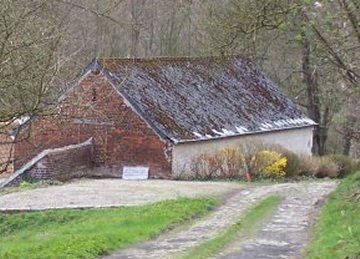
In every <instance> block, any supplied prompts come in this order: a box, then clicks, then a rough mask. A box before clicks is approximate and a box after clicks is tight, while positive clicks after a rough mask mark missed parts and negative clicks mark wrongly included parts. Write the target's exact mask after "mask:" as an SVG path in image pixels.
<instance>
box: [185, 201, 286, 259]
mask: <svg viewBox="0 0 360 259" xmlns="http://www.w3.org/2000/svg"><path fill="white" fill-rule="evenodd" d="M279 202H280V197H278V196H270V197H268V198H266V199H264V200H263V201H261V202H260V203H259V204H257V205H255V206H254V207H252V208H250V209H249V211H248V212H247V213H246V215H245V217H243V218H242V219H241V220H240V221H239V222H238V223H236V224H234V225H232V226H231V227H230V228H228V229H227V230H226V231H225V232H223V233H221V234H220V235H219V236H217V237H215V238H214V239H211V240H209V241H205V242H203V243H202V244H200V245H199V246H197V247H195V248H194V249H192V250H190V251H189V252H188V253H187V254H185V256H184V257H183V258H184V259H200V258H210V257H212V256H214V255H215V254H217V253H218V252H220V251H221V250H223V249H224V248H225V247H226V246H227V245H228V244H230V243H231V242H232V241H234V240H235V239H236V238H237V237H238V236H239V235H246V236H249V235H253V234H254V233H255V232H256V231H257V229H258V228H259V227H260V225H261V223H262V222H263V221H264V219H265V218H266V217H267V216H269V215H271V214H272V213H273V211H274V210H275V208H276V207H277V205H278V204H279Z"/></svg>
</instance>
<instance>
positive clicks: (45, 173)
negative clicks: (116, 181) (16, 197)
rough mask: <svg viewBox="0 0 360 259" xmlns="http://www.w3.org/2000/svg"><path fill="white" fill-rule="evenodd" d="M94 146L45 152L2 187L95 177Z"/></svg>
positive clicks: (77, 146) (86, 144) (88, 144)
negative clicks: (21, 183)
mask: <svg viewBox="0 0 360 259" xmlns="http://www.w3.org/2000/svg"><path fill="white" fill-rule="evenodd" d="M92 153H93V144H92V142H90V141H87V142H85V143H82V144H79V145H75V146H67V147H63V148H58V149H48V150H44V151H43V152H41V153H40V154H38V155H37V156H36V157H34V158H33V159H32V160H31V161H29V162H28V163H27V164H25V165H24V168H21V170H19V171H17V172H15V173H14V175H12V176H11V177H10V178H9V179H8V180H7V181H6V182H5V183H4V186H2V187H5V186H6V187H9V186H16V185H18V184H19V183H20V182H21V181H29V182H37V181H44V180H59V181H67V180H70V179H74V178H80V177H93V176H94V172H93V170H92V169H93V162H92Z"/></svg>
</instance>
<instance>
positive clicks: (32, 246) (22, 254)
mask: <svg viewBox="0 0 360 259" xmlns="http://www.w3.org/2000/svg"><path fill="white" fill-rule="evenodd" d="M216 203H217V202H216V201H215V200H214V199H179V200H176V201H165V202H160V203H156V204H153V205H148V206H141V207H126V208H113V209H90V210H52V211H45V212H28V213H21V214H0V233H1V235H0V258H28V259H31V258H62V259H66V258H96V257H98V256H99V255H103V254H106V253H107V252H109V251H112V250H116V249H121V248H124V247H126V246H128V245H131V244H134V243H136V242H140V241H143V240H146V239H149V238H151V237H153V236H155V235H157V234H159V233H161V232H162V231H164V230H166V229H169V228H171V227H173V226H174V225H175V224H178V223H180V222H184V221H186V220H190V219H192V218H194V217H197V216H201V215H204V214H206V212H208V211H209V210H210V209H211V208H213V207H214V206H216Z"/></svg>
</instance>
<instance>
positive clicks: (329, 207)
mask: <svg viewBox="0 0 360 259" xmlns="http://www.w3.org/2000/svg"><path fill="white" fill-rule="evenodd" d="M307 258H309V259H315V258H318V259H320V258H321V259H322V258H330V259H338V258H339V259H345V258H347V259H355V258H356V259H358V258H360V172H357V173H355V174H353V175H350V176H348V177H347V178H345V179H344V180H343V181H342V182H341V184H340V185H339V186H338V187H337V189H336V190H335V192H333V193H332V194H331V195H330V196H329V198H328V199H327V201H326V203H325V205H324V207H323V209H322V212H321V215H320V218H319V221H318V223H317V224H316V227H315V229H314V237H313V242H312V243H311V245H310V247H309V248H308V250H307Z"/></svg>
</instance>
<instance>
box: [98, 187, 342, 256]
mask: <svg viewBox="0 0 360 259" xmlns="http://www.w3.org/2000/svg"><path fill="white" fill-rule="evenodd" d="M335 185H336V184H335V182H317V183H288V184H276V185H271V186H261V187H254V188H253V189H251V190H240V191H237V192H236V193H234V194H233V196H231V197H230V198H229V199H228V200H227V201H226V202H225V203H224V204H223V205H222V206H220V207H219V208H218V209H217V210H216V211H215V212H213V213H212V214H211V215H209V216H208V217H206V218H205V219H203V220H201V221H198V222H196V223H194V224H192V225H191V226H188V227H185V228H183V229H180V230H173V231H170V232H169V233H166V234H163V235H161V236H159V237H158V238H156V239H154V240H151V241H148V242H145V243H143V244H140V245H137V246H135V247H131V248H129V249H126V250H123V251H119V252H117V253H114V254H112V255H109V256H106V257H104V258H105V259H115V258H116V259H124V258H132V259H135V258H139V259H140V258H141V259H150V258H164V259H170V258H178V257H179V256H180V255H181V254H183V253H184V252H186V251H187V250H188V249H190V248H192V247H194V246H196V245H199V244H200V243H201V242H203V241H205V240H209V239H211V238H213V237H215V236H216V234H218V233H219V232H220V231H222V230H224V229H226V228H227V227H229V226H231V225H232V224H234V223H236V222H237V221H238V220H239V218H240V216H241V215H242V214H243V213H244V211H245V210H246V209H247V208H249V207H250V206H251V205H253V204H254V203H256V202H258V201H260V200H262V199H263V198H265V197H266V196H268V195H270V194H275V193H277V194H280V195H281V196H283V197H284V198H285V202H283V203H282V205H281V206H280V207H279V209H278V211H279V213H280V214H279V215H278V216H277V214H276V215H275V216H274V219H273V221H272V222H270V223H269V224H270V225H269V224H268V225H266V226H267V227H270V226H273V228H270V232H268V234H269V235H272V234H273V232H276V231H277V230H276V228H275V226H277V225H276V224H277V223H278V224H280V225H281V224H282V221H285V222H287V223H288V224H286V226H284V228H282V232H281V235H282V236H281V235H280V236H279V237H278V238H279V239H282V240H286V241H287V242H289V241H288V240H289V239H290V238H291V237H292V235H293V234H296V235H297V234H300V235H301V238H299V240H298V241H299V242H300V243H301V244H300V246H301V247H302V245H303V244H304V243H305V239H306V237H307V233H308V229H307V227H308V222H309V221H310V219H309V215H308V212H310V209H311V208H313V205H314V202H316V201H317V200H320V199H322V198H323V197H324V196H325V195H327V194H328V193H329V192H331V191H332V190H333V189H334V188H335ZM292 204H296V206H293V205H292ZM302 204H303V205H302ZM298 209H299V212H297V210H298ZM286 213H289V214H288V215H285V214H286ZM297 213H299V215H298V216H295V215H296V214H297ZM292 218H293V219H294V221H291V220H290V219H292ZM277 220H279V222H277ZM271 224H273V225H271ZM286 227H288V228H289V233H286V231H285V228H286ZM298 228H299V231H297V232H295V230H297V229H298ZM263 230H264V231H266V227H265V228H264V229H263ZM293 230H294V232H293ZM271 231H273V232H271ZM274 240H275V237H274ZM270 241H272V240H270ZM258 244H260V245H261V236H260V238H259V240H257V239H256V240H255V242H253V245H254V246H257V245H258ZM279 244H282V243H281V242H279ZM246 245H247V246H248V247H249V254H245V255H246V256H248V255H251V256H250V257H246V256H245V257H231V258H247V259H248V258H262V257H258V256H257V255H256V256H255V255H254V254H252V251H254V250H252V248H251V247H252V243H248V244H246ZM264 245H265V246H266V245H268V244H266V243H265V244H264ZM265 246H264V252H265V253H266V252H267V251H265ZM284 246H285V245H284ZM300 246H299V247H296V248H295V250H296V251H300V250H299V249H300ZM259 251H260V250H259ZM283 252H284V253H285V254H286V251H285V250H284V251H283ZM289 255H290V254H289ZM222 256H223V257H225V256H239V254H231V253H230V254H223V255H222ZM229 258H230V257H229ZM266 258H269V257H266ZM274 258H275V257H274ZM276 258H282V257H276ZM286 258H287V257H286ZM289 258H290V257H289Z"/></svg>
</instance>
